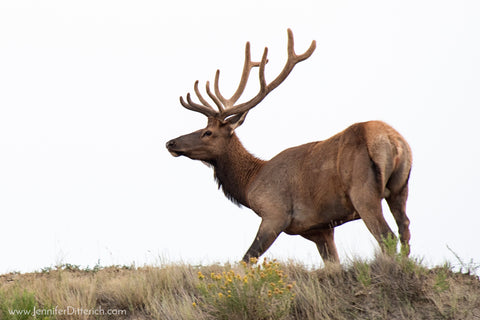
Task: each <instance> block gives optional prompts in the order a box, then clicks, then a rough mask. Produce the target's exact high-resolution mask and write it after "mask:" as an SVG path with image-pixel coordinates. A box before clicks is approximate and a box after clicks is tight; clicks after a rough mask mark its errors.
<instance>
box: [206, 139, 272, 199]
mask: <svg viewBox="0 0 480 320" xmlns="http://www.w3.org/2000/svg"><path fill="white" fill-rule="evenodd" d="M265 162H266V161H264V160H261V159H259V158H257V157H255V156H254V155H252V154H251V153H250V152H248V151H247V150H246V149H245V147H244V146H243V145H242V143H241V142H240V140H239V139H238V137H237V136H236V134H235V133H233V135H232V137H231V140H230V143H229V144H228V146H227V147H226V150H225V152H224V153H223V154H222V155H221V156H219V157H218V158H217V159H216V161H215V162H214V163H213V167H214V172H215V180H216V181H217V183H218V187H219V188H220V187H222V190H223V192H224V193H225V196H226V197H227V198H228V199H230V200H231V201H232V202H234V203H235V204H237V205H244V206H246V207H249V205H248V201H247V199H246V195H247V189H248V187H249V185H250V184H251V183H252V181H254V180H255V178H256V176H257V174H258V172H259V171H260V169H261V168H262V166H263V165H264V164H265Z"/></svg>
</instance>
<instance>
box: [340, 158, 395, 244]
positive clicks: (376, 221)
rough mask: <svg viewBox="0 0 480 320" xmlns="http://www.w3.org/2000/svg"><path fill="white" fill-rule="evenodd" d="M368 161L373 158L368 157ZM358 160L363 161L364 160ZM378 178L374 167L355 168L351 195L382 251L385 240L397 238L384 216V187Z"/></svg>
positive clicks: (354, 204) (356, 208)
mask: <svg viewBox="0 0 480 320" xmlns="http://www.w3.org/2000/svg"><path fill="white" fill-rule="evenodd" d="M368 161H371V160H370V159H368ZM356 162H357V163H362V161H356ZM363 163H365V162H363ZM378 180H379V179H378V177H377V172H376V171H375V169H374V168H373V167H365V166H358V167H356V168H354V171H353V176H352V186H351V189H350V192H349V195H350V200H351V202H352V204H353V207H354V208H355V211H356V212H357V213H358V215H359V216H360V218H361V219H362V220H363V222H364V223H365V225H366V226H367V228H368V230H369V231H370V233H371V234H372V235H373V236H374V237H375V240H377V242H378V243H379V244H380V247H381V248H382V251H385V249H386V248H385V240H386V239H389V238H392V239H396V236H395V234H394V233H393V232H392V230H391V229H390V227H389V226H388V224H387V222H386V221H385V218H384V217H383V212H382V198H383V194H382V192H383V191H382V189H383V188H382V187H381V185H380V182H379V181H378Z"/></svg>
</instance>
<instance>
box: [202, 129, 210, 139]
mask: <svg viewBox="0 0 480 320" xmlns="http://www.w3.org/2000/svg"><path fill="white" fill-rule="evenodd" d="M211 135H212V131H210V130H207V131H205V132H204V133H203V136H202V137H209V136H211Z"/></svg>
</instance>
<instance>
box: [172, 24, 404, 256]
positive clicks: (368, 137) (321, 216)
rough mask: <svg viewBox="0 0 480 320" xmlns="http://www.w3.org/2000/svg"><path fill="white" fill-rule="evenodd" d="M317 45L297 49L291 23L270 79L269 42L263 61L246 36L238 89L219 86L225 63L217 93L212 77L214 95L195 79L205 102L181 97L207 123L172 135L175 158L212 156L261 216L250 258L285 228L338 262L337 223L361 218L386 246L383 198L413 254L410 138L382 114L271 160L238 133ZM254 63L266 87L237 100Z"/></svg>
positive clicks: (242, 200) (223, 177) (232, 192)
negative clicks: (280, 62) (224, 90)
mask: <svg viewBox="0 0 480 320" xmlns="http://www.w3.org/2000/svg"><path fill="white" fill-rule="evenodd" d="M315 47H316V43H315V41H312V43H311V45H310V47H309V48H308V49H307V50H306V51H305V52H304V53H302V54H296V53H295V49H294V41H293V33H292V31H291V30H290V29H288V46H287V51H288V58H287V62H286V63H285V66H284V67H283V69H282V71H281V72H280V73H279V75H278V76H277V77H276V78H275V79H274V80H273V81H271V82H270V83H268V84H267V82H266V80H265V65H266V64H267V53H268V49H267V48H265V50H264V52H263V56H262V60H261V61H260V62H253V61H251V58H250V44H249V42H247V43H246V46H245V62H244V67H243V73H242V76H241V78H240V83H239V85H238V88H237V89H236V91H235V93H234V94H233V96H232V97H231V98H229V99H227V98H225V97H224V96H223V95H222V94H221V93H220V89H219V77H220V71H219V70H217V72H216V75H215V82H214V86H213V88H214V92H212V91H211V89H210V84H209V82H207V83H206V93H207V94H208V96H209V97H210V99H211V101H210V102H209V101H207V100H206V99H205V98H204V97H203V96H202V94H201V93H200V90H199V89H198V80H197V81H196V82H195V85H194V90H195V93H196V95H197V97H198V99H199V101H200V103H197V102H194V101H193V100H192V98H191V96H190V93H188V94H187V96H186V101H185V100H184V99H183V98H182V97H180V103H181V105H182V106H183V107H185V108H187V109H189V110H192V111H196V112H199V113H201V114H203V115H205V116H206V117H207V118H208V123H207V126H206V127H205V128H204V129H200V130H197V131H194V132H192V133H190V134H186V135H183V136H180V137H178V138H176V139H172V140H170V141H168V142H167V143H166V147H167V149H168V151H169V152H170V153H171V154H172V155H173V156H175V157H178V156H186V157H188V158H190V159H194V160H201V161H203V162H205V163H207V164H208V165H209V166H211V167H212V168H213V170H214V177H215V179H216V180H217V182H218V185H219V187H221V188H222V189H223V192H224V193H225V195H226V196H227V198H229V199H230V200H232V201H233V202H235V203H237V204H240V205H243V206H245V207H248V208H250V209H252V210H253V211H254V212H255V213H256V214H257V215H258V216H260V218H261V223H260V227H259V229H258V233H257V235H256V237H255V239H254V240H253V243H252V245H251V246H250V248H249V249H248V251H247V252H246V254H245V256H244V257H243V260H244V261H246V262H248V261H249V260H250V258H258V257H259V256H261V255H262V254H263V253H264V252H265V251H266V250H267V249H268V248H269V247H270V245H271V244H272V243H273V242H274V241H275V239H276V238H277V237H278V235H279V234H280V233H282V232H285V233H287V234H290V235H301V236H302V237H304V238H306V239H308V240H311V241H313V242H314V243H315V244H316V246H317V248H318V251H319V253H320V255H321V257H322V259H323V260H324V261H325V262H326V261H331V262H335V263H339V257H338V253H337V249H336V246H335V242H334V228H335V227H336V226H338V225H341V224H343V223H346V222H349V221H352V220H357V219H362V220H363V221H364V223H365V225H366V226H367V228H368V230H369V231H370V232H371V233H372V235H373V236H374V237H375V239H376V240H377V241H378V243H379V244H380V247H382V249H383V243H384V239H385V238H387V237H393V238H395V239H396V236H395V235H394V233H393V232H392V230H391V229H390V227H389V226H388V224H387V222H386V221H385V218H384V216H383V213H382V206H381V201H382V199H385V200H386V201H387V203H388V205H389V208H390V211H391V212H392V214H393V216H394V218H395V221H396V224H397V226H398V231H399V235H400V241H401V244H402V251H403V252H405V253H406V254H407V255H408V253H409V250H410V247H409V240H410V231H409V224H410V222H409V219H408V217H407V215H406V201H407V196H408V180H409V176H410V169H411V165H412V156H411V150H410V147H409V145H408V143H407V142H406V141H405V139H404V138H403V137H402V136H401V135H400V134H399V133H398V132H397V131H395V130H394V129H393V128H392V127H390V126H389V125H387V124H386V123H384V122H381V121H369V122H363V123H356V124H353V125H351V126H350V127H348V128H347V129H345V130H344V131H342V132H340V133H338V134H336V135H334V136H333V137H331V138H329V139H327V140H324V141H316V142H311V143H306V144H303V145H300V146H296V147H292V148H289V149H286V150H284V151H282V152H280V153H279V154H278V155H276V156H275V157H273V158H272V159H271V160H269V161H265V160H261V159H259V158H257V157H255V156H253V155H252V154H251V153H249V152H248V151H247V150H246V149H245V148H244V147H243V145H242V143H241V142H240V140H239V139H238V137H237V135H236V134H235V129H236V128H237V127H238V126H240V125H241V124H242V123H243V122H244V120H245V117H246V115H247V114H248V112H249V111H250V110H251V109H252V108H253V107H255V106H256V105H258V104H259V103H260V102H261V101H262V100H263V99H264V98H265V97H266V96H267V95H268V94H269V93H270V92H271V91H272V90H274V89H275V88H276V87H278V86H279V85H280V84H281V83H282V82H283V81H284V80H285V79H286V78H287V76H288V75H289V74H290V72H291V71H292V69H293V68H294V67H295V65H296V64H297V63H299V62H301V61H303V60H305V59H307V58H309V57H310V56H311V55H312V53H313V52H314V50H315ZM254 67H258V68H259V82H260V89H259V91H258V93H257V94H256V95H255V96H254V97H253V98H252V99H250V100H248V101H246V102H243V103H237V104H236V102H237V101H238V99H239V98H240V96H241V94H242V93H243V91H244V89H245V86H246V84H247V81H248V78H249V74H250V71H251V69H252V68H254ZM212 102H213V103H214V104H215V106H216V107H217V109H218V110H215V109H214V108H213V107H212V105H211V103H212Z"/></svg>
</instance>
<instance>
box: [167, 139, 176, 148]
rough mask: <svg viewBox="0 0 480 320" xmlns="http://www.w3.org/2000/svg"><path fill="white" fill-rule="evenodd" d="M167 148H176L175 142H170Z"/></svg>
mask: <svg viewBox="0 0 480 320" xmlns="http://www.w3.org/2000/svg"><path fill="white" fill-rule="evenodd" d="M165 146H166V147H167V149H169V148H172V147H174V146H175V140H170V141H168V142H167V143H166V145H165Z"/></svg>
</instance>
